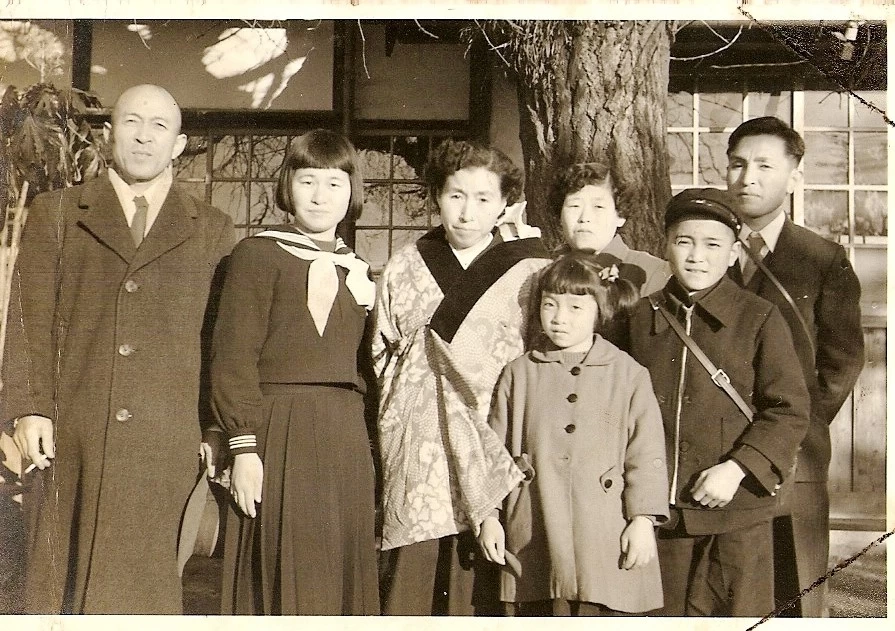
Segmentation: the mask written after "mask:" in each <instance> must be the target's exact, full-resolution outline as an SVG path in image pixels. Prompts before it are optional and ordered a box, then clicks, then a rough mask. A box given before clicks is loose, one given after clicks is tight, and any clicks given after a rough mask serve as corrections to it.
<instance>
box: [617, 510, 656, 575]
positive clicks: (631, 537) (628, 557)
mask: <svg viewBox="0 0 895 631" xmlns="http://www.w3.org/2000/svg"><path fill="white" fill-rule="evenodd" d="M621 543H622V554H623V555H624V560H623V561H622V567H623V568H624V569H626V570H632V569H634V568H640V567H645V566H646V565H647V564H649V562H650V561H652V560H653V559H655V558H656V554H657V552H656V532H655V531H654V530H653V522H652V521H651V520H650V519H649V518H648V517H646V516H645V515H636V516H635V517H634V519H632V520H631V521H630V523H628V525H627V526H625V529H624V530H623V531H622V538H621Z"/></svg>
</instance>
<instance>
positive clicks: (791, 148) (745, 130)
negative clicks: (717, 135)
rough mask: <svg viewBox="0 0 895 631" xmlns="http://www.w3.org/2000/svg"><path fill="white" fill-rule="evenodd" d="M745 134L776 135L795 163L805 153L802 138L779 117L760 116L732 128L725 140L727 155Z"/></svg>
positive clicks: (799, 160)
mask: <svg viewBox="0 0 895 631" xmlns="http://www.w3.org/2000/svg"><path fill="white" fill-rule="evenodd" d="M747 136H776V137H777V138H779V139H780V140H782V141H783V146H784V147H785V148H786V153H787V154H789V155H790V156H791V157H792V159H793V160H795V161H796V164H798V163H799V162H801V161H802V156H804V155H805V141H804V140H802V137H801V136H800V135H799V133H798V132H797V131H795V130H794V129H793V128H792V127H790V126H789V125H787V124H786V123H784V122H783V121H782V120H780V119H779V118H775V117H773V116H762V117H760V118H753V119H751V120H747V121H746V122H745V123H743V124H742V125H740V126H739V127H737V128H736V129H734V130H733V133H732V134H730V138H729V139H728V140H727V155H728V157H729V156H730V154H731V152H733V150H734V149H735V148H736V146H737V144H738V143H739V142H740V140H742V139H743V138H745V137H747Z"/></svg>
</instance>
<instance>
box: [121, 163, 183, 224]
mask: <svg viewBox="0 0 895 631" xmlns="http://www.w3.org/2000/svg"><path fill="white" fill-rule="evenodd" d="M108 173H109V182H111V183H112V188H114V189H115V194H116V195H117V196H118V202H119V203H120V204H121V209H122V210H123V211H124V217H125V218H126V219H127V225H131V222H132V221H133V220H134V215H135V214H136V212H137V208H136V206H135V205H134V198H135V197H139V195H137V194H136V193H134V191H133V189H132V188H131V187H130V185H129V184H128V183H127V182H125V181H124V180H123V179H121V176H120V175H118V173H116V172H115V169H113V168H111V167H110V168H109V171H108ZM173 182H174V174H173V172H172V169H171V167H170V166H168V167H167V168H166V169H165V170H164V171H162V173H161V175H160V176H159V177H158V179H157V180H156V181H155V182H153V183H152V184H151V185H150V186H149V188H147V189H146V190H145V191H143V193H142V196H143V197H145V198H146V203H147V204H148V205H149V209H148V210H147V211H146V231H145V233H144V234H143V236H146V235H147V234H149V229H150V228H152V224H154V223H155V220H156V218H158V214H159V212H160V211H161V209H162V204H164V203H165V199H166V198H167V197H168V192H169V191H170V190H171V185H172V184H173Z"/></svg>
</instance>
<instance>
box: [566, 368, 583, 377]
mask: <svg viewBox="0 0 895 631" xmlns="http://www.w3.org/2000/svg"><path fill="white" fill-rule="evenodd" d="M569 372H571V373H572V374H573V375H574V376H576V377H577V376H578V375H580V374H581V366H572V370H570V371H569Z"/></svg>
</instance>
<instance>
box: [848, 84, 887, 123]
mask: <svg viewBox="0 0 895 631" xmlns="http://www.w3.org/2000/svg"><path fill="white" fill-rule="evenodd" d="M855 94H856V95H857V96H859V97H861V98H862V99H864V100H865V101H867V102H868V103H870V104H872V105H873V106H874V107H870V106H867V105H864V104H863V103H861V101H859V100H857V99H855V116H854V119H853V120H852V126H853V127H879V128H880V129H885V127H886V121H885V120H884V119H883V114H884V113H885V111H886V93H885V92H883V91H867V92H856V93H855Z"/></svg>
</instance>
